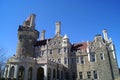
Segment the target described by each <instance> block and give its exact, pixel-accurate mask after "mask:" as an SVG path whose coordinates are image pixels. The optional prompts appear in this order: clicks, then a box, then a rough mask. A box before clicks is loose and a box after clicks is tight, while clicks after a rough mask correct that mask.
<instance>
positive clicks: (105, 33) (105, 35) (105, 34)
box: [103, 29, 108, 42]
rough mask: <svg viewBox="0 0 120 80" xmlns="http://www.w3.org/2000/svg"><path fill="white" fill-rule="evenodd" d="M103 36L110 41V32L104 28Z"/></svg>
mask: <svg viewBox="0 0 120 80" xmlns="http://www.w3.org/2000/svg"><path fill="white" fill-rule="evenodd" d="M103 37H104V39H105V40H106V41H107V42H108V34H107V30H106V29H104V30H103Z"/></svg>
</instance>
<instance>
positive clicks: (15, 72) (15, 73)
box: [14, 65, 19, 80]
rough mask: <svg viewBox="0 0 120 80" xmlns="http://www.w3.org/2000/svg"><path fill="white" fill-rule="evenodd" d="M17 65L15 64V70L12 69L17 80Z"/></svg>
mask: <svg viewBox="0 0 120 80" xmlns="http://www.w3.org/2000/svg"><path fill="white" fill-rule="evenodd" d="M18 67H19V66H18V65H16V66H15V71H14V78H16V80H17V77H18Z"/></svg>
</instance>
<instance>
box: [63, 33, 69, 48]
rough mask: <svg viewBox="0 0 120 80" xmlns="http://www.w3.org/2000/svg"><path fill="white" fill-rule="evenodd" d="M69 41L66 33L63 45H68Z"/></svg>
mask: <svg viewBox="0 0 120 80" xmlns="http://www.w3.org/2000/svg"><path fill="white" fill-rule="evenodd" d="M68 43H69V38H68V36H67V35H66V34H65V35H64V37H63V43H62V47H67V46H68Z"/></svg>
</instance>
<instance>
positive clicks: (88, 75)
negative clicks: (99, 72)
mask: <svg viewBox="0 0 120 80" xmlns="http://www.w3.org/2000/svg"><path fill="white" fill-rule="evenodd" d="M87 78H88V79H91V72H90V71H88V72H87Z"/></svg>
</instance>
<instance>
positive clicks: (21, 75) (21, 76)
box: [18, 66, 25, 80]
mask: <svg viewBox="0 0 120 80" xmlns="http://www.w3.org/2000/svg"><path fill="white" fill-rule="evenodd" d="M24 73H25V69H24V67H23V66H21V67H19V71H18V80H24Z"/></svg>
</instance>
